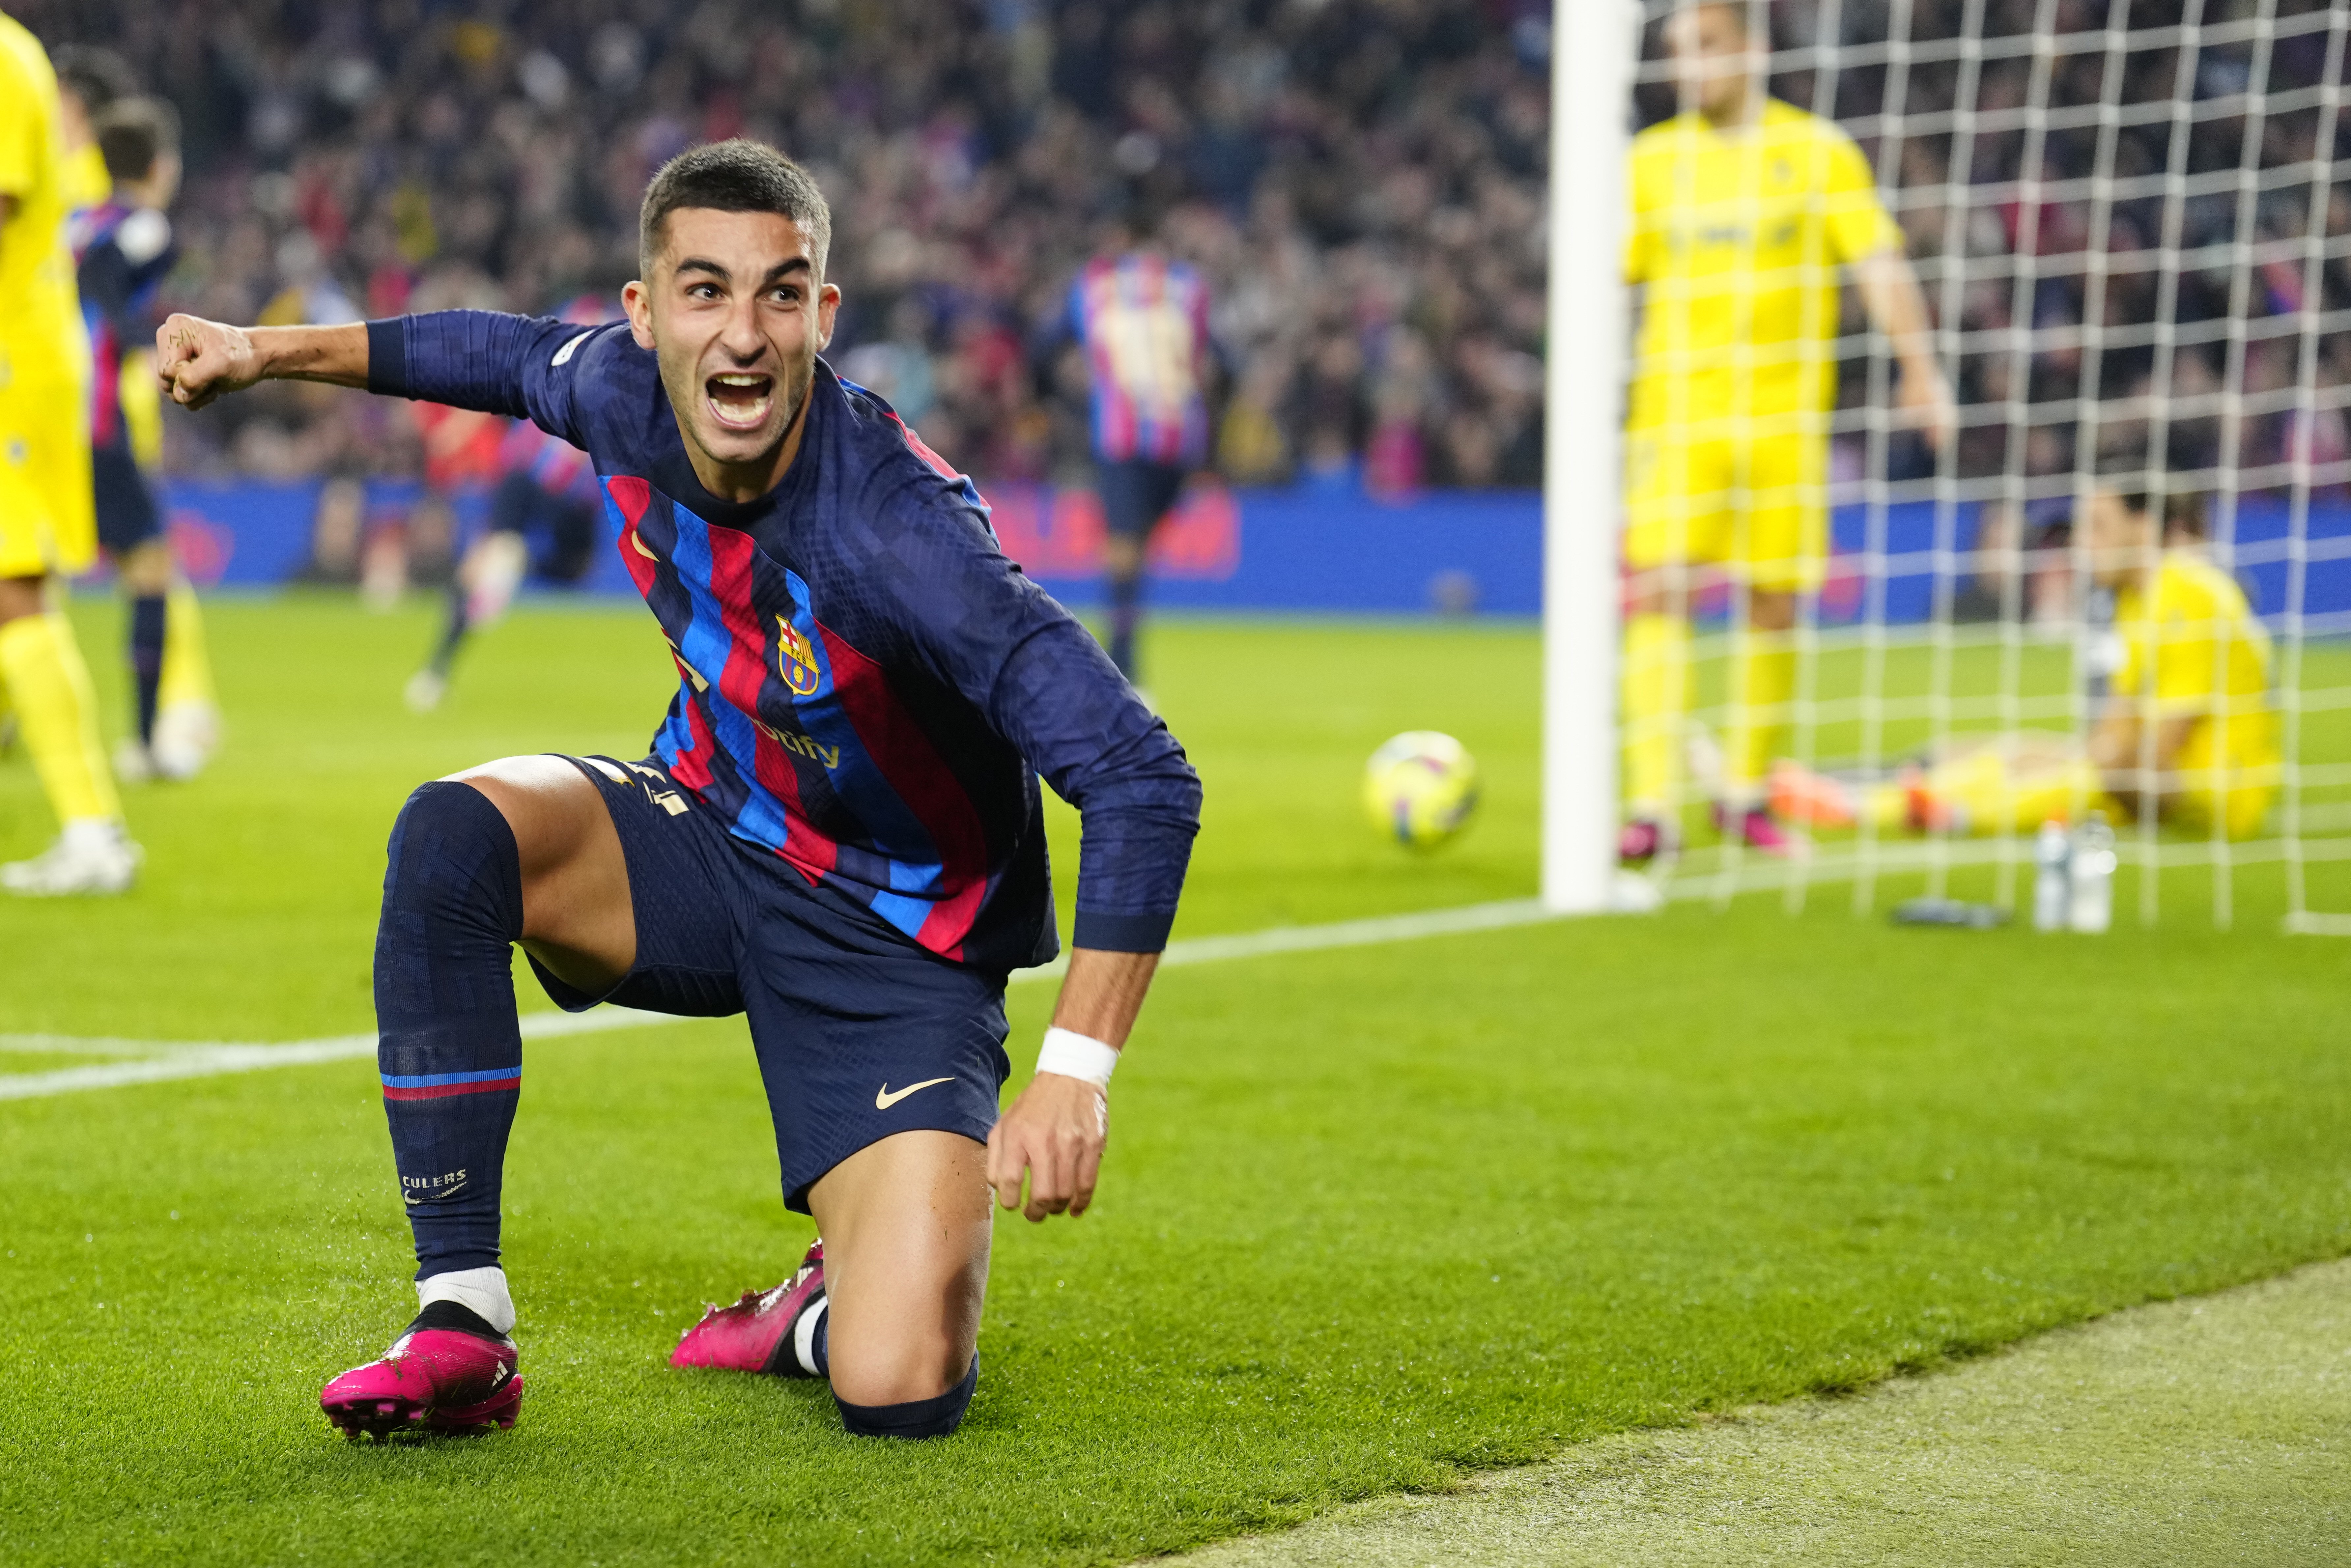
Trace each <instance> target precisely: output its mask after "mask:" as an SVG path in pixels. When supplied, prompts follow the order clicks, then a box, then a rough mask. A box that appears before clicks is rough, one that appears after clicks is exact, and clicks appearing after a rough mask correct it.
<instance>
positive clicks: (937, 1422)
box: [832, 1351, 979, 1438]
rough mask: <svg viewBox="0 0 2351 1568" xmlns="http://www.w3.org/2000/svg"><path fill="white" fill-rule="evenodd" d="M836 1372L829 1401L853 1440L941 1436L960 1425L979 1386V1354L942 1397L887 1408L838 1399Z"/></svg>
mask: <svg viewBox="0 0 2351 1568" xmlns="http://www.w3.org/2000/svg"><path fill="white" fill-rule="evenodd" d="M839 1376H840V1375H839V1373H838V1372H836V1373H835V1374H834V1383H833V1393H832V1402H833V1403H834V1404H835V1405H838V1406H840V1407H841V1425H842V1426H844V1427H848V1428H849V1432H850V1435H851V1436H852V1437H907V1438H919V1437H946V1436H947V1435H948V1434H949V1433H951V1432H953V1431H954V1430H955V1429H956V1427H960V1426H962V1425H963V1416H964V1412H965V1411H966V1410H968V1409H969V1408H971V1396H972V1393H973V1391H974V1390H975V1389H977V1387H978V1386H979V1353H978V1352H977V1351H974V1352H973V1353H972V1357H971V1365H970V1367H969V1368H968V1369H967V1371H966V1372H965V1373H964V1375H963V1378H962V1380H961V1381H960V1382H958V1383H956V1385H955V1386H953V1387H952V1388H949V1389H948V1390H947V1391H946V1393H944V1394H935V1395H932V1396H930V1397H928V1398H925V1399H906V1400H901V1401H899V1402H897V1403H895V1404H890V1405H858V1404H852V1402H851V1401H849V1400H847V1399H844V1398H842V1397H841V1384H840V1381H839Z"/></svg>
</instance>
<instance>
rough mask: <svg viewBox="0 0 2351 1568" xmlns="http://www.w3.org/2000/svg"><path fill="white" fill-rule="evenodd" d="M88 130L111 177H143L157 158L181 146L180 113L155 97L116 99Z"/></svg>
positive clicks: (138, 178) (134, 178)
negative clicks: (95, 140)
mask: <svg viewBox="0 0 2351 1568" xmlns="http://www.w3.org/2000/svg"><path fill="white" fill-rule="evenodd" d="M90 131H91V133H92V134H93V135H94V136H95V137H96V139H97V141H98V155H99V157H101V158H103V159H105V160H106V172H107V174H108V176H109V177H110V178H111V179H116V180H143V179H145V178H146V177H147V176H148V175H150V174H152V173H153V172H155V160H156V159H157V158H160V157H162V155H163V154H164V153H166V152H178V151H179V150H180V116H179V113H178V111H177V110H173V109H172V106H171V105H170V104H168V103H165V102H164V101H163V100H162V99H157V98H126V99H118V100H117V101H116V102H114V103H113V104H111V105H110V106H109V107H108V108H107V110H106V111H105V112H104V113H102V114H100V115H99V116H98V118H97V119H96V120H92V121H91V122H90Z"/></svg>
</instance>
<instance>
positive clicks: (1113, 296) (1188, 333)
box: [1070, 252, 1208, 466]
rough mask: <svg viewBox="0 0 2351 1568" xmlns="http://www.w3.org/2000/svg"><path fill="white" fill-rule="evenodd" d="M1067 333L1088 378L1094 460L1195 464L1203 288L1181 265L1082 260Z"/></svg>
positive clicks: (1201, 408)
mask: <svg viewBox="0 0 2351 1568" xmlns="http://www.w3.org/2000/svg"><path fill="white" fill-rule="evenodd" d="M1070 329H1071V331H1073V332H1075V333H1076V334H1077V336H1078V337H1079V338H1080V339H1081V340H1083V342H1084V344H1085V349H1086V362H1087V366H1088V368H1089V369H1090V370H1091V371H1092V380H1093V437H1094V455H1095V456H1097V457H1100V458H1102V460H1103V461H1105V462H1111V463H1126V462H1134V461H1137V460H1140V461H1143V462H1146V463H1171V464H1179V465H1186V466H1194V465H1198V464H1199V463H1200V462H1201V461H1203V460H1204V459H1205V458H1206V457H1207V451H1208V402H1207V394H1206V392H1205V391H1204V385H1205V382H1206V378H1207V370H1208V290H1207V285H1205V284H1203V283H1202V282H1201V281H1200V275H1199V274H1198V273H1196V272H1194V271H1193V270H1192V269H1191V268H1190V267H1186V265H1184V263H1182V262H1180V261H1169V260H1166V259H1165V257H1162V256H1153V255H1150V254H1149V253H1147V252H1136V253H1134V254H1133V255H1129V256H1118V257H1116V258H1112V257H1107V256H1104V257H1097V258H1096V259H1095V260H1093V261H1091V262H1088V263H1087V264H1086V267H1085V269H1084V270H1083V271H1081V273H1079V274H1078V278H1077V281H1076V282H1075V283H1074V284H1072V285H1071V287H1070Z"/></svg>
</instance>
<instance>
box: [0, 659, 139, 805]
mask: <svg viewBox="0 0 2351 1568" xmlns="http://www.w3.org/2000/svg"><path fill="white" fill-rule="evenodd" d="M0 681H5V682H6V683H7V686H8V695H10V696H11V697H12V698H14V699H15V701H16V720H17V725H18V727H19V729H20V730H21V732H22V733H23V735H24V737H25V749H26V750H27V751H29V752H31V753H32V755H33V767H34V768H36V769H37V771H38V772H39V773H40V776H41V786H42V788H43V789H47V791H48V795H49V805H50V806H51V807H52V808H54V809H55V810H56V811H57V820H58V821H61V822H74V821H82V820H83V819H85V818H89V817H101V818H108V819H112V818H117V817H120V816H121V815H122V805H121V802H120V801H119V800H116V799H115V794H114V776H113V774H111V773H110V772H109V771H107V767H106V754H105V752H103V751H101V750H100V749H99V743H98V694H97V692H96V691H95V690H93V689H92V688H91V686H90V684H89V665H87V664H83V663H82V659H81V649H80V648H79V647H78V646H77V645H76V644H75V643H74V635H73V626H72V624H71V623H70V622H68V621H67V620H66V618H65V617H64V616H63V615H60V614H57V613H55V612H51V613H48V614H45V615H21V616H18V617H17V618H16V620H14V621H11V622H8V623H7V624H6V625H5V626H0Z"/></svg>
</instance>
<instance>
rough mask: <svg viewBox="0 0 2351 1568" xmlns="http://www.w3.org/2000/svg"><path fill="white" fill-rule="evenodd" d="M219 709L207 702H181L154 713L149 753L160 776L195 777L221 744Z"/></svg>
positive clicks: (172, 777) (169, 777)
mask: <svg viewBox="0 0 2351 1568" xmlns="http://www.w3.org/2000/svg"><path fill="white" fill-rule="evenodd" d="M220 736H221V722H220V709H218V708H216V707H214V706H213V705H212V704H210V703H208V702H179V703H172V704H171V705H169V706H166V707H165V708H164V709H163V711H162V712H161V713H159V714H157V715H156V716H155V739H154V741H153V743H152V745H150V746H149V747H148V748H147V749H148V755H149V756H150V757H151V758H152V759H153V761H154V764H155V776H156V777H157V778H159V779H193V778H194V777H195V776H196V775H197V774H199V773H201V772H203V771H204V764H205V763H207V762H209V761H211V760H212V756H213V753H214V751H215V750H217V749H218V748H219V747H220Z"/></svg>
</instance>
